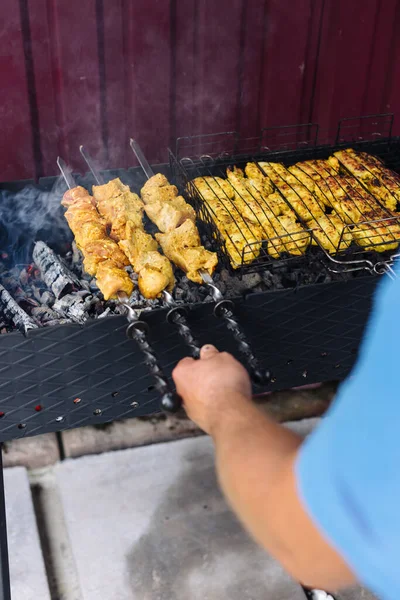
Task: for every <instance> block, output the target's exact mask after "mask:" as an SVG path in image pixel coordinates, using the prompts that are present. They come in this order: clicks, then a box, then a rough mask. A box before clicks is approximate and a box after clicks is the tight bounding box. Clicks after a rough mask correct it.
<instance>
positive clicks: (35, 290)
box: [31, 285, 43, 302]
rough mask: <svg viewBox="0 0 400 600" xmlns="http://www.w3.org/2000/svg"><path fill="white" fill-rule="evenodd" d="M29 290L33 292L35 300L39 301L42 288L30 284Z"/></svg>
mask: <svg viewBox="0 0 400 600" xmlns="http://www.w3.org/2000/svg"><path fill="white" fill-rule="evenodd" d="M31 290H32V293H33V296H34V298H36V300H37V301H38V302H41V301H42V294H43V292H42V290H41V289H40V287H39V286H37V285H32V286H31Z"/></svg>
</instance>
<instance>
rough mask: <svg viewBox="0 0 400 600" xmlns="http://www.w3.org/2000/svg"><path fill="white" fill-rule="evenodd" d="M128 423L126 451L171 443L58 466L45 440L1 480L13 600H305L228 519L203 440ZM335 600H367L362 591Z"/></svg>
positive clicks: (307, 425) (300, 426) (308, 424)
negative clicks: (131, 444) (28, 462)
mask: <svg viewBox="0 0 400 600" xmlns="http://www.w3.org/2000/svg"><path fill="white" fill-rule="evenodd" d="M171 422H172V421H170V425H171ZM138 423H139V422H138V421H135V422H134V425H133V427H134V428H136V430H137V436H135V435H133V434H132V435H131V437H132V439H134V438H135V439H136V441H137V440H138V439H140V440H141V442H142V443H143V442H146V440H147V443H149V441H154V438H156V439H157V436H158V438H160V437H161V438H163V437H165V436H167V431H168V432H169V435H170V440H171V441H166V442H162V443H151V444H150V445H146V446H142V447H137V448H130V449H126V450H118V451H112V452H104V453H102V454H98V455H95V454H92V455H87V456H82V457H80V458H76V459H67V460H64V461H61V462H60V461H58V456H57V452H58V450H57V452H56V448H58V447H59V446H57V445H55V446H54V447H53V446H52V444H50V441H51V438H48V437H47V438H45V439H43V440H42V441H41V444H42V449H41V450H40V449H39V450H38V454H39V455H40V456H41V459H38V458H36V459H35V460H34V461H33V462H34V468H29V469H28V470H27V469H26V468H23V467H17V468H9V469H6V473H5V485H6V495H7V498H6V502H7V517H8V530H9V546H10V565H11V580H12V598H13V600H31V599H32V600H33V599H35V600H50V599H51V600H222V599H223V598H226V599H229V600H236V599H237V600H264V599H265V600H304V595H303V592H302V590H301V588H300V587H299V585H298V584H297V583H296V582H295V581H293V580H292V579H291V578H290V577H289V576H288V575H287V574H286V573H285V572H284V571H283V569H282V568H281V567H280V566H279V565H278V564H277V563H276V562H275V561H274V560H273V559H272V558H271V557H269V556H268V555H266V554H265V553H264V552H263V551H262V550H260V549H259V548H257V546H256V545H255V544H254V542H253V541H252V540H250V539H249V537H248V536H247V534H246V533H245V532H244V531H243V529H242V527H241V526H240V524H239V523H238V522H237V520H236V518H235V517H234V515H233V514H232V512H231V511H230V509H229V508H228V506H227V504H226V502H225V500H224V499H223V497H222V496H221V493H220V491H219V489H218V485H217V482H216V479H215V473H214V466H213V448H212V444H211V442H210V440H209V438H207V437H205V436H194V437H193V433H195V434H198V433H199V432H198V431H197V430H195V431H189V428H190V427H192V426H191V425H190V424H189V423H187V422H186V424H185V425H182V424H181V428H180V429H179V428H178V429H179V430H178V432H177V435H178V437H182V436H184V433H183V432H184V431H186V437H187V436H188V435H190V437H187V439H182V440H175V441H173V436H174V434H176V427H175V426H174V428H173V429H172V430H170V429H168V430H167V429H165V430H163V429H162V427H165V424H164V425H163V426H162V427H161V429H162V433H161V434H160V432H159V431H158V432H157V431H156V430H157V426H156V424H155V422H153V423H151V422H146V427H147V428H148V429H146V431H144V430H143V427H142V428H141V427H140V426H138V427H137V425H138ZM315 423H316V420H311V419H308V420H306V421H301V422H300V423H296V424H293V425H291V426H292V427H294V428H296V429H297V430H300V431H302V432H303V433H304V434H306V433H307V432H308V431H309V430H310V429H311V428H312V427H313V426H314V425H315ZM149 424H150V425H151V428H150V429H149ZM124 426H125V427H128V425H126V424H125V425H124ZM185 428H186V429H185ZM98 431H99V432H101V435H104V432H105V431H106V430H104V429H100V430H98ZM146 432H147V433H146ZM93 435H94V434H93ZM89 438H90V436H89ZM125 438H126V431H125ZM150 438H151V439H150ZM36 439H37V438H36ZM25 441H26V442H27V443H28V445H29V444H32V443H33V442H32V441H28V440H25ZM53 441H54V440H53ZM75 442H76V440H75ZM91 444H92V446H90V447H91V448H92V449H93V439H92V440H91ZM74 447H75V452H77V445H76V443H75V446H74ZM90 447H88V448H87V450H88V452H87V453H88V454H90ZM44 448H46V449H47V454H46V451H44ZM51 448H52V449H51ZM8 452H9V457H8V458H9V460H10V458H11V454H13V450H12V448H9V449H8ZM27 452H28V451H27ZM30 453H31V455H32V454H33V452H32V447H31V448H30ZM71 453H73V452H71ZM51 456H52V459H54V460H52V461H50V457H51ZM46 458H47V459H49V460H47V462H52V464H47V465H46V466H38V462H42V463H43V462H45V463H46ZM18 460H19V461H22V458H21V456H20V457H19V459H18ZM14 461H17V459H16V457H15V456H14ZM337 598H338V600H373V598H372V596H371V595H370V594H369V593H368V592H367V591H365V590H362V589H360V588H357V589H355V590H351V591H349V592H346V593H341V594H338V595H337Z"/></svg>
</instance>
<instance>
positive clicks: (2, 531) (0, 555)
mask: <svg viewBox="0 0 400 600" xmlns="http://www.w3.org/2000/svg"><path fill="white" fill-rule="evenodd" d="M0 600H11V590H10V567H9V562H8V542H7V521H6V499H5V495H4V477H3V445H2V444H0Z"/></svg>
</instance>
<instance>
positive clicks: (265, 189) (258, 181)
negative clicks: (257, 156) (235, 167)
mask: <svg viewBox="0 0 400 600" xmlns="http://www.w3.org/2000/svg"><path fill="white" fill-rule="evenodd" d="M244 172H245V173H246V176H247V180H248V181H249V182H250V184H251V185H252V186H253V187H255V188H256V189H258V190H259V192H260V193H261V194H262V196H263V197H265V196H269V195H270V194H272V193H273V191H274V185H273V183H272V181H271V180H270V179H269V178H268V177H266V176H265V175H264V174H263V173H261V171H260V169H259V168H258V166H257V165H256V163H247V165H246V167H245V169H244Z"/></svg>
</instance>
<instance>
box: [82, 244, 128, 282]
mask: <svg viewBox="0 0 400 600" xmlns="http://www.w3.org/2000/svg"><path fill="white" fill-rule="evenodd" d="M104 260H112V261H113V262H114V263H115V265H116V266H117V267H119V268H121V269H122V268H123V267H126V266H128V265H129V261H128V259H127V257H126V256H125V254H124V253H123V252H122V251H121V250H120V249H119V248H118V246H117V244H116V243H115V242H114V240H111V239H100V240H95V241H94V242H88V243H87V244H86V245H85V252H84V261H83V267H84V269H85V271H86V273H89V275H92V276H94V275H96V272H97V267H98V265H99V264H100V263H101V262H103V261H104Z"/></svg>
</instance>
